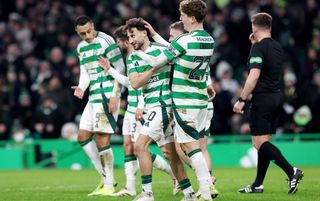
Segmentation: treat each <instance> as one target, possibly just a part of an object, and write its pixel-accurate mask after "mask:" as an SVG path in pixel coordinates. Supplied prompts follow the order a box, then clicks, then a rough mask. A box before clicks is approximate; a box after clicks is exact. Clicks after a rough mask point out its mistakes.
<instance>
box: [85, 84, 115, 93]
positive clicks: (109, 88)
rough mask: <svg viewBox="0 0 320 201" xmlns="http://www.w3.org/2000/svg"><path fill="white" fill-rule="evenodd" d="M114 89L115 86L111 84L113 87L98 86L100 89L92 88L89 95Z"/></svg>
mask: <svg viewBox="0 0 320 201" xmlns="http://www.w3.org/2000/svg"><path fill="white" fill-rule="evenodd" d="M112 89H113V86H111V87H104V88H103V89H101V88H98V89H94V90H90V93H89V95H94V94H101V93H106V92H111V91H112Z"/></svg>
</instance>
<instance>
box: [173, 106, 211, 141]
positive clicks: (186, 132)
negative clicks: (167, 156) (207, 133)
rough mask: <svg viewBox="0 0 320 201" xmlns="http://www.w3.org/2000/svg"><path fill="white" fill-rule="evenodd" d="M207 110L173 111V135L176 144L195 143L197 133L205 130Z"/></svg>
mask: <svg viewBox="0 0 320 201" xmlns="http://www.w3.org/2000/svg"><path fill="white" fill-rule="evenodd" d="M206 118H207V108H204V109H186V108H180V109H176V110H175V111H174V135H175V138H176V140H177V142H178V143H188V142H193V141H197V140H198V139H199V137H200V136H199V133H200V132H201V131H202V130H204V129H205V127H206V123H207V121H206V120H207V119H206Z"/></svg>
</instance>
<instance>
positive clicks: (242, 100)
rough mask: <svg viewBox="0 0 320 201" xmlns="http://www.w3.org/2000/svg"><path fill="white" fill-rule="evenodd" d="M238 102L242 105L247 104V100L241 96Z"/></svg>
mask: <svg viewBox="0 0 320 201" xmlns="http://www.w3.org/2000/svg"><path fill="white" fill-rule="evenodd" d="M238 101H239V102H242V103H245V102H247V100H244V99H243V98H242V97H241V96H240V97H239V98H238Z"/></svg>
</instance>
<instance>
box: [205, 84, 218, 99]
mask: <svg viewBox="0 0 320 201" xmlns="http://www.w3.org/2000/svg"><path fill="white" fill-rule="evenodd" d="M207 92H208V95H209V99H208V101H209V102H210V101H212V100H213V99H214V97H215V96H216V91H215V90H214V88H213V85H212V84H210V85H208V86H207Z"/></svg>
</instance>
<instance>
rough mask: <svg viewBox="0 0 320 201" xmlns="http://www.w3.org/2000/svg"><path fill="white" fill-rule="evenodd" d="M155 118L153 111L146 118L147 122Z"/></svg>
mask: <svg viewBox="0 0 320 201" xmlns="http://www.w3.org/2000/svg"><path fill="white" fill-rule="evenodd" d="M155 116H156V112H155V111H152V112H151V114H150V115H149V117H148V120H149V121H152V120H153V118H154V117H155Z"/></svg>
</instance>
